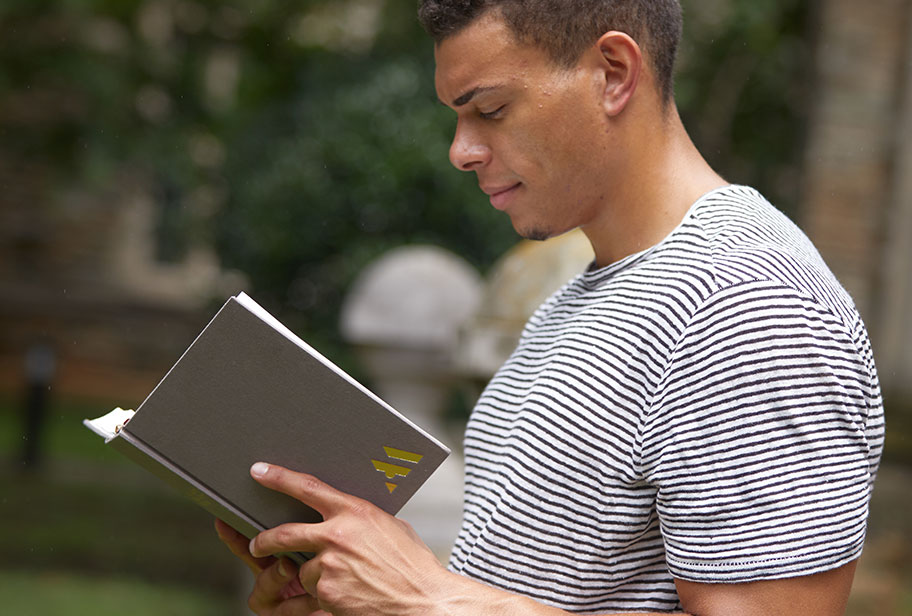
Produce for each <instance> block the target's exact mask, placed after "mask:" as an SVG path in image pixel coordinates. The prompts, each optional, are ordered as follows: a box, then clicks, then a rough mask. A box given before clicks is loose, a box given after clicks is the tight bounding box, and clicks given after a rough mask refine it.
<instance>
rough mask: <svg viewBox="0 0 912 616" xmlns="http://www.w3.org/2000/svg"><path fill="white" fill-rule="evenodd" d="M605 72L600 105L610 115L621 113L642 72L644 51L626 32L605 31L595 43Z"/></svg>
mask: <svg viewBox="0 0 912 616" xmlns="http://www.w3.org/2000/svg"><path fill="white" fill-rule="evenodd" d="M595 47H596V49H597V50H598V53H599V54H600V57H599V62H600V71H601V73H600V74H603V75H604V79H605V83H604V94H603V97H602V106H603V108H604V110H605V113H607V114H608V115H609V116H616V115H618V114H620V113H621V112H622V111H623V110H624V109H625V108H626V107H627V104H628V103H629V102H630V99H631V98H633V94H634V92H636V89H637V86H638V85H639V82H640V77H641V76H642V73H643V52H642V51H641V50H640V46H639V45H638V44H637V42H636V41H635V40H633V39H632V38H631V37H630V36H629V35H627V34H625V33H623V32H616V31H611V32H606V33H605V34H603V35H602V36H601V38H599V40H598V42H597V43H596V44H595Z"/></svg>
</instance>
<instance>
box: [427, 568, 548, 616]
mask: <svg viewBox="0 0 912 616" xmlns="http://www.w3.org/2000/svg"><path fill="white" fill-rule="evenodd" d="M428 590H429V592H428V598H429V602H428V606H427V607H428V610H427V611H426V612H423V614H425V615H431V616H478V614H484V615H485V616H519V615H523V616H530V615H532V614H537V615H541V616H545V615H548V616H551V615H553V614H564V612H561V611H560V610H554V608H548V607H546V606H544V605H542V604H540V603H537V602H535V601H533V600H531V599H529V598H528V597H523V596H521V595H516V594H513V593H509V592H507V591H504V590H500V589H497V588H493V587H491V586H488V585H486V584H483V583H482V582H478V581H475V580H472V579H469V578H467V577H465V576H463V575H460V574H457V573H453V572H451V571H449V570H446V569H444V570H443V574H442V575H440V576H436V577H435V581H434V583H432V584H431V585H429V587H428Z"/></svg>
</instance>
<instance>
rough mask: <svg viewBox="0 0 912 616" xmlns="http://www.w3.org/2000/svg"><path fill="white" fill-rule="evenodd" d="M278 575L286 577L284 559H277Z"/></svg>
mask: <svg viewBox="0 0 912 616" xmlns="http://www.w3.org/2000/svg"><path fill="white" fill-rule="evenodd" d="M279 575H280V576H282V577H283V578H287V577H288V571H287V570H286V569H285V561H284V560H280V561H279Z"/></svg>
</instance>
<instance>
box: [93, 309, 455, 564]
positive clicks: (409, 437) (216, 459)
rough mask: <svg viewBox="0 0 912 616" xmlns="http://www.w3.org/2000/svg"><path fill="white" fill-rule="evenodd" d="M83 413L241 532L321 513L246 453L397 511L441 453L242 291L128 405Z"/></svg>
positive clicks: (431, 441)
mask: <svg viewBox="0 0 912 616" xmlns="http://www.w3.org/2000/svg"><path fill="white" fill-rule="evenodd" d="M85 424H86V426H87V427H89V428H90V429H92V430H93V431H95V432H97V433H98V434H101V435H103V436H105V437H106V441H107V442H108V443H109V444H110V445H111V446H112V447H114V448H115V449H117V450H119V451H121V452H122V453H123V454H125V455H126V456H128V457H130V458H131V459H133V460H134V461H135V462H137V463H139V464H140V465H142V466H144V467H145V468H147V469H148V470H150V471H151V472H153V473H154V474H156V475H158V476H159V477H161V478H162V479H163V480H165V481H167V482H168V483H170V484H171V485H172V486H174V487H175V488H177V489H178V490H179V491H181V492H182V493H184V494H185V495H186V496H188V497H190V498H191V499H193V500H194V501H195V502H197V503H198V504H199V505H201V506H202V507H204V508H205V509H207V510H208V511H209V512H210V513H212V514H213V515H215V516H217V517H219V518H221V519H223V520H224V521H226V522H228V523H229V524H231V525H232V526H233V527H234V528H235V529H237V530H238V531H239V532H241V533H243V534H244V535H246V536H248V537H253V536H254V535H255V534H256V533H258V532H260V531H262V530H265V529H267V528H272V527H274V526H277V525H279V524H283V523H286V522H318V521H320V519H321V518H320V516H319V514H318V513H317V512H315V511H314V510H312V509H310V508H309V507H307V506H306V505H304V504H302V503H300V502H298V501H297V500H295V499H293V498H291V497H289V496H287V495H284V494H281V493H278V492H274V491H272V490H269V489H267V488H264V487H263V486H260V485H259V484H258V483H256V482H255V481H254V480H253V479H252V478H251V477H250V475H249V469H250V466H251V465H252V464H253V463H254V462H257V461H265V462H270V463H273V464H280V465H282V466H286V467H288V468H290V469H293V470H297V471H301V472H306V473H310V474H312V475H315V476H316V477H318V478H320V479H321V480H323V481H325V482H326V483H328V484H330V485H332V486H333V487H335V488H337V489H339V490H342V491H344V492H347V493H350V494H353V495H355V496H359V497H361V498H364V499H366V500H369V501H371V502H372V503H374V504H375V505H377V506H378V507H380V508H381V509H383V510H385V511H387V512H388V513H390V514H393V515H395V514H396V513H397V512H398V511H399V509H400V508H401V507H402V506H403V505H404V504H405V502H406V501H407V500H408V499H409V498H410V497H411V496H412V495H413V494H414V493H415V492H416V491H417V489H418V488H419V487H420V486H421V484H422V483H424V481H425V480H426V479H427V478H428V477H429V476H430V475H431V473H432V472H433V471H434V470H435V469H436V468H437V467H438V466H439V465H440V464H441V462H443V460H444V459H445V458H446V457H447V455H448V454H449V450H448V449H447V448H446V447H445V446H444V445H442V444H441V443H440V442H439V441H437V440H436V439H435V438H434V437H432V436H431V435H429V434H427V433H426V432H424V431H423V430H422V429H420V428H419V427H418V426H416V425H414V424H413V423H412V422H410V421H409V420H408V419H407V418H405V417H404V416H403V415H401V414H400V413H398V412H397V411H396V410H395V409H393V408H392V407H390V406H389V405H388V404H386V403H385V402H383V401H382V400H381V399H380V398H378V397H377V396H376V395H374V394H373V393H372V392H370V391H369V390H368V389H367V388H365V387H364V386H363V385H361V384H360V383H358V382H357V381H355V380H354V379H353V378H352V377H350V376H349V375H347V374H346V373H345V372H343V371H342V370H341V369H340V368H338V367H337V366H335V365H334V364H333V363H332V362H330V361H329V360H327V359H326V358H325V357H323V356H322V355H320V354H319V353H318V352H317V351H316V350H314V349H313V348H311V347H310V346H309V345H307V344H306V343H305V342H304V341H302V340H301V339H300V338H298V337H297V336H296V335H295V334H293V333H292V332H291V331H290V330H288V329H287V328H286V327H285V326H284V325H282V324H281V323H280V322H279V321H278V320H276V319H275V318H274V317H272V316H271V315H270V314H269V313H268V312H266V311H265V310H264V309H263V308H261V307H260V306H259V305H258V304H256V302H254V301H253V300H252V299H251V298H250V297H249V296H247V295H246V294H243V293H241V294H239V295H238V296H236V297H231V298H229V299H228V301H227V302H226V303H225V304H224V306H222V308H221V309H220V310H219V311H218V313H217V314H216V315H215V317H213V319H212V320H211V321H210V322H209V324H208V325H207V326H206V328H205V329H204V330H203V331H202V333H200V334H199V336H198V337H197V338H196V340H195V341H194V342H193V343H192V344H191V345H190V347H189V348H188V349H187V350H186V351H185V352H184V354H183V355H182V356H181V357H180V359H179V360H178V361H177V363H175V364H174V366H173V367H172V368H171V369H170V370H169V371H168V373H167V374H166V375H165V377H164V378H163V379H162V380H161V382H160V383H159V384H158V385H157V386H156V387H155V389H153V390H152V392H151V393H150V394H149V396H148V397H147V398H146V399H145V401H143V403H142V404H141V405H140V406H139V407H138V408H137V409H136V411H135V413H133V412H130V411H122V410H120V409H116V410H115V411H112V412H111V413H109V414H108V415H107V416H105V417H102V418H98V419H96V420H86V421H85ZM302 558H306V556H301V557H300V558H296V560H301V559H302Z"/></svg>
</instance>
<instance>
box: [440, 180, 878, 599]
mask: <svg viewBox="0 0 912 616" xmlns="http://www.w3.org/2000/svg"><path fill="white" fill-rule="evenodd" d="M883 428H884V424H883V407H882V402H881V397H880V390H879V385H878V381H877V376H876V372H875V368H874V362H873V358H872V354H871V348H870V344H869V341H868V337H867V334H866V332H865V329H864V325H863V324H862V322H861V319H860V317H859V315H858V313H857V311H856V309H855V307H854V305H853V303H852V300H851V299H850V298H849V296H848V295H847V293H846V292H845V291H844V290H843V288H842V287H841V286H840V285H839V283H838V282H837V281H836V279H835V278H834V277H833V275H832V274H831V273H830V271H829V270H828V269H827V267H826V266H825V265H824V263H823V261H822V260H821V258H820V256H819V254H818V253H817V251H816V250H815V249H814V247H813V246H812V245H811V243H810V241H809V240H808V239H807V238H806V237H805V236H804V234H803V233H802V232H801V231H800V230H799V229H798V228H797V227H796V226H794V225H793V224H792V223H791V222H790V221H789V220H788V219H787V218H786V217H785V216H783V215H782V214H781V213H779V212H778V211H777V210H776V209H775V208H773V207H772V206H771V205H770V204H769V203H768V202H767V201H766V200H764V199H763V197H762V196H760V195H759V194H758V193H757V192H756V191H754V190H753V189H750V188H746V187H741V186H730V187H726V188H722V189H719V190H716V191H713V192H711V193H709V194H707V195H706V196H704V197H703V198H701V199H700V200H699V201H698V202H697V203H695V204H694V205H693V206H692V207H691V209H690V211H689V212H688V214H687V215H686V217H685V218H684V220H683V221H682V222H681V224H680V225H679V226H678V227H677V228H676V229H675V230H674V231H673V232H672V233H671V234H670V235H669V236H668V237H666V238H665V240H663V241H662V242H661V243H659V244H658V245H656V246H654V247H652V248H650V249H648V250H646V251H644V252H641V253H638V254H635V255H631V256H629V257H627V258H625V259H623V260H621V261H619V262H617V263H614V264H612V265H609V266H607V267H604V268H601V269H590V270H589V271H586V272H584V273H582V274H581V275H579V276H577V277H576V278H574V279H573V280H571V281H570V282H569V283H568V284H567V285H566V286H564V287H563V288H562V289H561V290H559V291H558V292H557V293H555V294H554V295H553V296H552V297H551V298H550V299H548V300H547V301H546V302H545V303H544V304H542V306H541V307H540V308H539V309H538V310H537V311H536V312H535V314H534V315H533V316H532V318H531V319H530V320H529V323H528V325H527V326H526V329H525V331H524V332H523V335H522V338H521V340H520V343H519V345H518V347H517V349H516V351H515V352H514V353H513V355H512V356H511V357H510V359H509V360H508V361H507V362H506V363H505V364H504V366H503V367H502V368H501V369H500V371H498V373H497V374H496V375H495V376H494V378H493V379H492V381H491V382H490V384H489V385H488V387H487V388H486V389H485V391H484V393H483V394H482V396H481V398H480V399H479V401H478V404H477V406H476V407H475V409H474V411H473V413H472V416H471V419H470V420H469V424H468V427H467V430H466V435H465V454H466V485H465V497H466V502H465V513H464V520H463V526H462V530H461V531H460V534H459V537H458V539H457V541H456V545H455V547H454V550H453V553H452V556H451V560H450V568H451V569H452V570H454V571H457V572H460V573H462V574H464V575H467V576H470V577H472V578H476V579H479V580H483V581H485V582H487V583H488V584H491V585H493V586H497V587H501V588H504V589H507V590H510V591H514V592H517V593H521V594H524V595H528V596H531V597H533V598H536V599H539V600H541V601H543V602H545V603H547V604H551V605H555V606H558V607H561V608H563V609H565V610H569V611H572V612H579V613H601V612H611V611H636V610H642V611H666V610H667V611H673V610H675V609H679V607H680V606H679V603H678V597H677V594H676V592H675V587H674V581H673V576H674V577H678V578H681V579H685V580H692V581H698V582H743V581H750V580H759V579H770V578H781V577H789V576H798V575H806V574H811V573H815V572H820V571H824V570H828V569H832V568H835V567H838V566H840V565H843V564H845V563H848V562H849V561H851V560H853V559H855V558H856V557H858V555H859V554H860V552H861V549H862V543H863V541H864V536H865V521H866V517H867V509H868V501H869V496H870V493H871V487H872V484H873V480H874V475H875V473H876V470H877V465H878V461H879V458H880V453H881V450H882V445H883Z"/></svg>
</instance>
